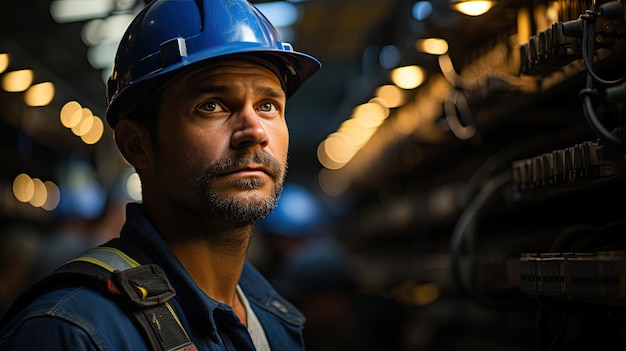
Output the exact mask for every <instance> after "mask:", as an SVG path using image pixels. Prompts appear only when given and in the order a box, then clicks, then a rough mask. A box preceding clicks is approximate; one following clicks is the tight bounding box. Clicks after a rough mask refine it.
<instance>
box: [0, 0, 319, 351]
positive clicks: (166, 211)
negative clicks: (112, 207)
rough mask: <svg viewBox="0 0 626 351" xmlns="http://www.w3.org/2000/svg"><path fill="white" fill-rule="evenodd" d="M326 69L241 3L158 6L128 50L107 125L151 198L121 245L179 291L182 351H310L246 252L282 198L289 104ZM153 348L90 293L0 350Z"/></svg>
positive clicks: (43, 311) (28, 312)
mask: <svg viewBox="0 0 626 351" xmlns="http://www.w3.org/2000/svg"><path fill="white" fill-rule="evenodd" d="M319 68H320V64H319V62H318V61H317V60H316V59H314V58H312V57H310V56H308V55H306V54H302V53H298V52H294V51H293V50H292V48H291V46H290V45H289V44H286V43H282V42H280V39H279V37H278V35H277V33H276V31H275V29H274V28H273V27H272V25H271V24H270V23H269V22H268V21H267V20H266V19H265V18H264V17H263V16H262V15H261V14H260V13H259V12H258V11H257V10H256V9H255V8H254V7H253V6H252V5H250V4H249V3H248V2H246V1H234V0H230V1H225V0H201V1H192V0H155V1H153V2H151V3H149V4H148V5H147V6H146V7H145V8H144V9H143V10H142V12H141V13H139V14H138V15H137V16H136V18H135V19H134V20H133V22H132V23H131V24H130V26H129V28H128V30H127V32H126V34H125V35H124V38H123V39H122V41H121V43H120V46H119V49H118V53H117V56H116V61H115V67H114V70H113V73H112V76H111V78H110V80H109V83H108V87H107V88H108V89H107V97H108V99H107V102H108V104H107V121H108V123H109V124H110V125H111V126H112V127H113V128H114V129H115V140H116V143H117V146H118V148H119V150H120V152H121V153H122V155H123V156H124V157H125V158H126V160H128V162H129V163H130V164H132V165H133V166H134V167H135V169H136V170H137V172H138V174H139V175H140V177H141V182H142V190H143V201H142V204H141V205H140V204H129V205H128V207H127V220H126V224H125V226H124V229H123V230H122V233H121V238H122V239H123V240H124V241H125V242H127V243H129V244H131V245H132V246H133V247H135V248H139V249H141V251H142V252H143V253H144V254H146V255H147V256H149V257H150V259H151V260H152V261H153V262H156V263H157V264H158V265H159V266H160V267H161V269H162V270H163V271H164V272H165V275H166V276H167V277H168V279H169V281H170V282H171V284H172V286H173V288H174V290H175V291H176V296H175V297H174V298H172V299H171V300H169V301H168V304H169V306H171V310H173V312H174V313H175V314H174V313H173V315H174V316H175V318H174V319H176V320H177V321H179V322H180V324H181V325H182V326H183V328H184V331H185V334H186V335H188V337H189V339H190V341H191V343H192V344H190V345H187V346H185V349H188V350H193V349H196V348H197V349H198V350H254V349H257V350H270V349H271V350H298V349H302V348H303V340H302V324H303V322H304V317H303V316H302V315H301V314H300V312H299V311H297V310H296V309H295V308H294V307H293V306H292V305H291V304H289V303H288V302H287V301H285V300H284V299H283V298H282V297H281V296H279V295H278V294H277V293H276V292H275V291H274V289H273V288H272V287H271V286H270V285H269V284H268V283H267V281H266V280H265V279H264V278H262V277H261V275H260V274H259V273H258V272H257V271H256V270H255V269H254V268H253V267H252V266H251V265H250V263H248V262H247V261H246V251H247V248H248V244H249V243H250V239H251V235H252V228H253V225H254V223H255V221H256V220H257V219H259V218H261V217H264V216H266V215H267V214H268V213H270V212H271V211H272V209H273V208H274V206H275V205H276V202H277V198H278V196H279V194H280V192H281V189H282V183H283V179H284V177H285V172H286V164H287V149H288V140H289V136H288V130H287V125H286V121H285V104H286V99H287V98H288V97H289V96H291V95H292V94H293V93H294V92H295V91H296V90H297V89H298V87H299V86H300V85H301V84H302V83H303V82H304V81H305V80H306V79H307V78H309V77H310V76H311V75H312V74H313V73H314V72H316V71H317V70H318V69H319ZM126 261H129V262H130V261H132V260H126ZM137 278H138V279H139V280H140V279H141V278H142V277H137ZM131 282H132V281H131ZM109 288H110V290H111V291H114V292H119V291H118V289H116V287H115V286H114V287H113V288H111V287H109ZM117 288H119V286H118V287H117ZM141 289H143V288H141V287H138V288H137V290H138V291H139V290H141ZM152 316H153V319H152V320H151V322H152V326H153V327H154V328H156V329H158V330H159V332H162V331H161V329H163V328H167V327H168V326H167V325H165V326H164V325H163V324H162V323H160V322H159V319H158V318H159V315H158V314H156V315H155V314H154V313H153V314H152ZM164 338H165V337H164ZM149 348H150V346H148V343H147V342H146V340H145V338H144V337H143V334H142V331H141V330H140V328H138V327H137V326H136V325H135V324H134V322H133V320H132V319H131V318H130V317H129V316H128V314H127V313H126V310H124V309H123V308H122V307H121V305H120V304H119V303H117V302H116V301H115V300H114V299H111V298H110V297H109V296H108V295H107V292H102V291H98V290H95V289H92V288H88V287H85V286H79V287H74V286H72V287H61V288H57V289H55V290H53V291H52V292H47V293H45V294H44V295H43V296H40V297H38V298H37V299H36V300H35V301H34V302H32V303H31V304H30V305H29V306H28V307H27V308H26V309H25V310H23V311H22V312H21V313H19V314H18V316H17V317H16V318H13V319H12V320H11V321H10V322H9V323H8V324H7V325H5V326H4V328H3V329H2V330H1V331H0V349H1V350H35V349H37V350H40V349H44V350H86V349H89V350H134V351H136V350H147V349H149ZM164 349H165V348H164Z"/></svg>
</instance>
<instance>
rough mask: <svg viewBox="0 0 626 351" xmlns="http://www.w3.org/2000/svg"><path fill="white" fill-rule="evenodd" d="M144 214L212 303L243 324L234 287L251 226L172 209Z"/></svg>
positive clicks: (235, 286)
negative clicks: (228, 310) (231, 311)
mask: <svg viewBox="0 0 626 351" xmlns="http://www.w3.org/2000/svg"><path fill="white" fill-rule="evenodd" d="M144 205H145V203H144ZM151 210H152V211H151ZM146 212H147V213H148V216H149V218H150V220H151V222H152V223H153V225H154V227H155V229H156V230H157V231H158V232H159V234H160V235H161V236H162V237H163V239H164V240H165V241H166V242H167V244H168V246H169V247H170V248H171V250H172V252H173V253H174V255H176V257H177V258H178V260H179V261H180V262H181V263H182V264H183V266H184V267H185V269H186V270H187V271H188V272H189V274H190V275H191V278H192V279H193V280H194V281H195V283H196V284H197V285H198V287H199V288H200V289H201V290H202V291H203V292H204V293H205V294H207V295H208V296H209V297H211V298H212V299H214V300H216V301H219V302H222V303H225V304H228V305H230V306H231V307H232V308H233V309H234V310H235V313H237V315H238V316H239V318H240V319H241V321H242V322H243V323H245V321H246V318H245V310H244V308H243V306H242V304H241V302H240V301H239V298H238V297H237V284H238V282H239V278H240V276H241V272H242V270H243V265H244V263H245V260H246V255H247V250H248V245H249V243H250V239H251V236H252V228H253V224H249V225H245V226H233V225H232V223H223V222H222V221H220V220H211V219H202V220H199V219H198V218H197V217H195V216H191V215H189V214H187V213H185V212H184V211H176V210H173V209H172V208H170V209H169V210H168V211H166V212H167V213H162V212H161V211H156V210H155V209H154V208H152V209H151V208H146Z"/></svg>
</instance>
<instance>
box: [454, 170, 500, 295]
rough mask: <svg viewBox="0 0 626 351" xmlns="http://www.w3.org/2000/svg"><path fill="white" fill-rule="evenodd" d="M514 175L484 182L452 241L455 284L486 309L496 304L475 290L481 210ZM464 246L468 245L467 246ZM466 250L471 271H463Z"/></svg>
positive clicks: (458, 225)
mask: <svg viewBox="0 0 626 351" xmlns="http://www.w3.org/2000/svg"><path fill="white" fill-rule="evenodd" d="M510 181H511V171H510V170H507V171H505V172H503V173H500V174H499V175H497V176H495V177H494V178H492V179H490V180H488V181H487V182H485V184H484V186H483V187H482V188H481V189H480V191H479V192H478V194H477V195H476V197H475V198H474V199H473V200H472V201H471V202H470V203H469V204H468V205H467V207H466V208H465V210H464V211H463V213H461V215H460V216H459V219H458V220H457V222H456V224H455V226H454V229H453V231H452V237H451V240H450V258H451V270H452V277H453V280H454V281H455V282H456V283H457V284H458V286H459V287H460V289H461V290H462V291H463V292H464V293H466V294H468V295H469V296H470V297H472V298H474V299H475V300H476V301H478V302H480V303H483V304H484V305H487V306H493V305H494V302H493V301H490V300H489V299H487V297H486V296H484V295H483V294H482V293H480V292H479V291H478V290H476V289H475V288H474V285H473V282H472V281H473V278H474V269H475V261H476V257H475V256H476V247H475V246H476V237H475V234H476V230H475V229H476V219H477V218H478V214H479V212H480V210H481V209H482V208H483V206H484V205H485V203H486V202H487V200H489V199H490V198H491V196H492V195H493V194H494V193H495V192H496V191H498V190H499V189H500V188H502V187H503V186H504V185H506V184H508V183H510ZM464 244H465V245H464ZM464 247H465V248H466V249H467V258H468V260H467V267H468V268H469V269H467V270H465V271H463V269H462V268H461V267H462V265H463V263H464V262H463V261H462V259H461V258H462V257H461V256H462V254H463V248H464Z"/></svg>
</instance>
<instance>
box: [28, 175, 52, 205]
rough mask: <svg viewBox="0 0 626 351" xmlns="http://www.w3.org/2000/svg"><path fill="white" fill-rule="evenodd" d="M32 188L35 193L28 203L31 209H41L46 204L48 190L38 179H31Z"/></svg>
mask: <svg viewBox="0 0 626 351" xmlns="http://www.w3.org/2000/svg"><path fill="white" fill-rule="evenodd" d="M33 186H34V189H35V191H34V192H33V196H32V197H31V198H30V200H29V201H28V202H30V204H31V205H32V206H33V207H41V206H43V205H44V204H45V203H46V199H47V198H48V189H47V188H46V186H45V184H44V183H43V182H42V181H41V179H39V178H33Z"/></svg>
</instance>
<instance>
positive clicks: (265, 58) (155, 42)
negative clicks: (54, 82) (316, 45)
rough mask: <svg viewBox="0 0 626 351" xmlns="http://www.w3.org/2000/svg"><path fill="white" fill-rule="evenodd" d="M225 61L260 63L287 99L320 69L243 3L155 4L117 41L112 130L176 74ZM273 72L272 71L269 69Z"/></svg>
mask: <svg viewBox="0 0 626 351" xmlns="http://www.w3.org/2000/svg"><path fill="white" fill-rule="evenodd" d="M230 56H237V57H239V58H244V59H250V60H251V61H254V62H257V63H263V64H264V66H266V67H268V68H270V69H271V70H272V71H273V72H274V73H275V74H277V76H278V78H279V79H280V80H281V82H282V84H283V87H284V88H285V92H286V94H287V96H288V97H289V96H291V95H293V93H294V92H295V91H296V90H297V89H298V88H299V87H300V86H301V85H302V83H303V82H304V81H305V80H307V79H308V78H309V77H310V76H311V75H313V74H314V73H315V72H316V71H317V70H319V68H320V66H321V65H320V63H319V61H318V60H317V59H315V58H314V57H312V56H309V55H307V54H304V53H300V52H296V51H294V50H293V48H292V46H291V45H290V44H288V43H284V42H282V41H281V39H280V37H279V35H278V32H277V31H276V29H275V28H274V27H273V25H272V24H271V23H270V22H269V21H268V20H267V18H265V16H263V14H262V13H261V12H259V11H258V10H257V9H256V8H255V7H254V6H253V5H252V4H250V3H249V2H248V1H245V0H195V1H194V0H154V1H152V2H150V3H149V4H148V5H146V7H144V9H143V10H142V11H141V12H140V13H139V14H138V15H137V16H136V17H135V18H134V19H133V21H132V22H131V24H130V25H129V27H128V29H127V30H126V33H125V34H124V36H123V37H122V40H121V41H120V44H119V47H118V51H117V54H116V57H115V63H114V67H113V71H112V74H111V77H110V78H109V80H108V83H107V111H106V116H107V121H108V123H109V124H110V125H111V126H112V127H115V124H116V123H117V121H118V120H119V118H120V117H121V116H125V115H127V114H128V113H130V112H131V111H132V110H134V109H135V108H136V107H137V106H138V105H139V104H140V103H141V101H143V100H144V99H145V98H146V97H147V96H148V95H150V93H151V91H152V90H153V89H154V88H155V85H157V83H162V82H164V81H166V80H168V79H171V77H172V76H174V75H175V74H178V73H179V72H180V71H181V70H185V69H188V68H189V67H195V66H196V65H198V64H201V63H207V62H212V61H214V60H218V59H224V58H227V57H230ZM272 68H274V69H272Z"/></svg>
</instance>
